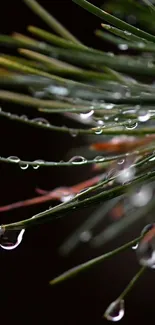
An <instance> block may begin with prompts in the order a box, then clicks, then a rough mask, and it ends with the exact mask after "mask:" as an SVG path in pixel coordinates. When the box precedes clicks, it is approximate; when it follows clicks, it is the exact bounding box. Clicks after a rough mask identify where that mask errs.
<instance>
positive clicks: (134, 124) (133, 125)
mask: <svg viewBox="0 0 155 325" xmlns="http://www.w3.org/2000/svg"><path fill="white" fill-rule="evenodd" d="M137 126H138V123H137V122H133V121H132V120H129V121H128V125H127V126H126V129H127V130H134V129H136V127H137Z"/></svg>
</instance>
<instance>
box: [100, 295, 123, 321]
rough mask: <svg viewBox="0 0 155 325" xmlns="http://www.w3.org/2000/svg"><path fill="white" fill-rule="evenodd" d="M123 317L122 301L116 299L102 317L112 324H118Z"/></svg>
mask: <svg viewBox="0 0 155 325" xmlns="http://www.w3.org/2000/svg"><path fill="white" fill-rule="evenodd" d="M123 316H124V300H123V299H121V300H120V299H117V300H115V301H114V302H112V303H111V304H110V305H109V307H108V308H107V310H106V311H105V314H104V317H105V318H106V319H107V320H110V321H112V322H118V321H119V320H121V319H122V318H123Z"/></svg>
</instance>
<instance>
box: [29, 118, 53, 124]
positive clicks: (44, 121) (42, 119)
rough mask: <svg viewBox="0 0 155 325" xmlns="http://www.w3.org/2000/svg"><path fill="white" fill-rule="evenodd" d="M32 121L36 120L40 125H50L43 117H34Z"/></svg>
mask: <svg viewBox="0 0 155 325" xmlns="http://www.w3.org/2000/svg"><path fill="white" fill-rule="evenodd" d="M32 122H36V123H38V124H40V125H42V124H44V125H46V126H50V123H49V122H48V121H47V120H46V119H45V118H43V117H36V118H34V119H33V120H32Z"/></svg>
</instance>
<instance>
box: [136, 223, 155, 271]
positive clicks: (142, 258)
mask: <svg viewBox="0 0 155 325" xmlns="http://www.w3.org/2000/svg"><path fill="white" fill-rule="evenodd" d="M142 233H143V234H145V235H144V237H143V238H142V239H141V240H140V242H139V245H138V248H137V250H136V253H137V258H138V261H139V263H140V264H141V265H144V266H147V267H150V268H152V269H155V226H154V224H152V225H147V226H146V227H144V229H143V230H142Z"/></svg>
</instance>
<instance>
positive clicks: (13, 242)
mask: <svg viewBox="0 0 155 325" xmlns="http://www.w3.org/2000/svg"><path fill="white" fill-rule="evenodd" d="M24 232H25V229H22V230H6V231H4V234H3V235H1V237H0V247H1V248H3V249H6V250H12V249H15V248H16V247H18V246H19V244H20V243H21V241H22V239H23V235H24Z"/></svg>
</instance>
